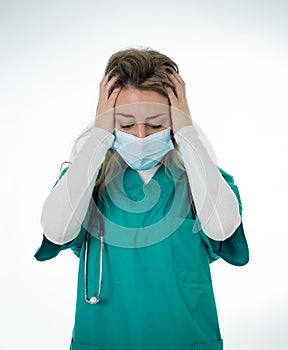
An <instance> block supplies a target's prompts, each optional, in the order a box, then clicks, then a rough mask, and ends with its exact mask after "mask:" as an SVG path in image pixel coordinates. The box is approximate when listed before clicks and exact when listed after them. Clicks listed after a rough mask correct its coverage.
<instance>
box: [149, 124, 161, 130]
mask: <svg viewBox="0 0 288 350" xmlns="http://www.w3.org/2000/svg"><path fill="white" fill-rule="evenodd" d="M146 126H148V127H149V128H151V129H160V128H162V125H161V124H159V125H158V124H157V125H155V124H146Z"/></svg>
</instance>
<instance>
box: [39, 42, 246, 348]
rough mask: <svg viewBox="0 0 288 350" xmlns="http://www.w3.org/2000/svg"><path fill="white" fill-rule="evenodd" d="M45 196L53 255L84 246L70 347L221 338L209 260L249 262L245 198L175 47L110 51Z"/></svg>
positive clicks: (44, 253)
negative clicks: (219, 155) (215, 147)
mask: <svg viewBox="0 0 288 350" xmlns="http://www.w3.org/2000/svg"><path fill="white" fill-rule="evenodd" d="M70 163H71V164H70V165H69V167H67V168H66V169H64V171H63V172H62V173H61V176H60V179H59V180H58V182H57V183H56V185H55V186H54V187H53V189H52V191H51V192H50V194H49V195H48V198H47V199H46V201H45V203H44V206H43V210H42V216H41V224H42V227H43V231H44V236H43V242H42V245H41V247H40V248H39V249H38V251H37V253H36V255H35V257H36V259H38V260H47V259H51V258H53V257H55V256H56V255H57V254H58V253H59V251H61V250H63V249H67V248H71V249H73V251H74V252H75V253H76V255H77V256H79V258H80V264H79V279H78V292H77V305H76V316H75V326H74V331H73V336H72V341H71V347H70V349H72V350H79V349H82V350H84V349H87V350H88V349H89V350H91V349H166V350H169V349H175V348H179V349H182V350H185V349H187V350H188V349H194V350H200V349H201V350H204V349H205V350H220V349H223V342H222V339H221V335H220V331H219V325H218V318H217V311H216V306H215V300H214V294H213V289H212V282H211V276H210V269H209V263H210V262H212V261H214V260H216V259H218V258H219V257H222V258H223V259H225V260H226V261H227V262H229V263H231V264H233V265H238V266H240V265H244V264H246V263H247V262H248V259H249V257H248V247H247V243H246V239H245V236H244V231H243V225H242V221H241V212H242V206H241V201H240V197H239V193H238V190H237V187H236V186H235V184H234V182H233V177H232V176H231V175H229V174H228V173H226V172H225V171H223V170H222V169H220V168H219V167H218V166H217V165H216V164H215V162H214V161H213V160H212V157H211V156H209V154H208V152H207V150H206V148H205V147H204V145H203V143H202V142H201V140H200V138H199V134H198V132H197V128H196V126H195V123H194V122H193V121H192V119H191V117H190V112H189V107H188V103H187V99H186V94H185V83H184V81H183V79H182V78H181V76H180V75H179V72H178V67H177V65H176V63H175V62H173V61H172V60H171V59H170V58H169V57H167V56H165V55H163V54H161V53H159V52H156V51H153V50H150V49H145V50H138V49H128V50H123V51H120V52H117V53H115V54H114V55H112V57H111V58H110V60H109V62H108V65H107V67H106V71H105V76H104V78H103V80H102V82H101V84H100V93H99V101H98V105H97V111H96V118H95V121H94V123H93V125H92V126H91V127H90V128H88V129H87V130H86V131H85V132H84V133H82V135H80V137H79V138H78V139H77V140H76V142H75V145H74V149H73V152H72V155H71V159H70Z"/></svg>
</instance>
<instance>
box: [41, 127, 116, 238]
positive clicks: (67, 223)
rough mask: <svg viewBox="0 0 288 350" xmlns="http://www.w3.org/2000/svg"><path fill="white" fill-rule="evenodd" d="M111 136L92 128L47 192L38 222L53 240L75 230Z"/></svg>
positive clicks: (70, 233) (78, 225)
mask: <svg viewBox="0 0 288 350" xmlns="http://www.w3.org/2000/svg"><path fill="white" fill-rule="evenodd" d="M113 140H114V136H113V135H112V134H111V133H109V132H107V131H105V130H103V129H100V128H93V129H92V131H91V133H90V135H89V137H88V139H87V140H86V142H85V143H84V145H83V147H82V149H81V150H80V151H79V153H78V154H77V156H76V158H75V159H74V161H73V162H72V164H71V165H70V166H69V169H68V171H67V172H66V173H65V175H64V176H63V177H62V178H61V179H60V180H59V182H58V183H57V185H56V186H55V187H54V188H53V189H52V190H51V192H50V193H49V195H48V197H47V199H46V201H45V203H44V205H43V209H42V214H41V225H42V228H43V232H44V234H45V236H46V237H47V238H48V239H49V240H50V241H52V242H53V243H56V244H64V243H67V242H69V241H71V240H73V239H74V238H75V237H76V236H77V234H78V233H79V231H80V228H81V224H82V222H83V220H84V218H85V215H86V213H87V209H88V206H89V202H90V200H91V195H92V191H93V188H94V185H95V181H96V179H97V176H98V173H99V170H100V167H101V164H102V163H103V161H104V159H105V155H106V152H107V150H108V149H109V148H110V147H111V145H112V143H113Z"/></svg>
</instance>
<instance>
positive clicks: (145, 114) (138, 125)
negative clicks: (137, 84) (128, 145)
mask: <svg viewBox="0 0 288 350" xmlns="http://www.w3.org/2000/svg"><path fill="white" fill-rule="evenodd" d="M167 74H168V77H169V79H170V80H171V82H172V83H173V84H174V86H175V90H176V95H175V94H174V93H173V90H172V89H171V88H170V87H168V86H167V87H166V91H167V95H168V98H167V97H165V96H163V95H161V94H159V93H157V92H155V91H143V90H137V89H135V88H133V87H128V88H125V89H121V88H117V89H114V90H113V92H112V93H111V95H110V96H109V90H110V89H111V87H112V86H113V85H114V83H115V82H116V81H117V77H116V76H114V77H112V78H111V79H110V80H109V81H108V75H106V76H104V78H103V79H102V81H101V83H100V91H99V100H98V105H97V110H96V118H95V127H101V128H104V129H106V130H107V131H109V132H111V133H113V131H114V128H115V127H116V128H120V129H121V130H122V131H125V132H127V133H130V134H132V135H134V136H137V137H141V138H143V137H146V136H148V135H151V134H153V133H156V132H159V131H161V130H163V129H165V128H167V127H169V126H172V131H173V132H174V133H176V132H177V131H178V130H179V129H180V128H182V127H185V126H188V125H192V120H191V117H190V111H189V106H188V102H187V98H186V86H185V82H184V80H183V79H182V77H181V76H180V75H179V74H178V73H176V72H175V71H174V72H173V73H167ZM152 107H153V108H152ZM168 108H169V113H168ZM152 109H153V110H152ZM155 113H156V114H155ZM157 114H161V116H159V118H153V120H152V119H149V117H151V116H155V115H157ZM127 115H129V117H127ZM168 115H169V116H170V115H171V119H170V117H168ZM171 124H172V125H171ZM129 125H130V126H129Z"/></svg>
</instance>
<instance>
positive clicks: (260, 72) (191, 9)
mask: <svg viewBox="0 0 288 350" xmlns="http://www.w3.org/2000/svg"><path fill="white" fill-rule="evenodd" d="M99 3H100V1H96V0H95V1H92V0H84V1H73V0H70V1H69V0H57V1H56V0H50V1H39V0H38V1H36V0H23V1H20V0H9V1H8V0H6V1H3V0H1V1H0V4H1V8H0V16H1V18H0V33H1V34H0V35H1V66H0V81H1V110H0V117H1V129H0V130H1V194H0V200H1V265H0V266H1V289H0V290H1V295H0V302H1V312H0V337H1V340H0V344H1V345H0V347H1V349H5V350H8V349H9V350H10V349H19V348H21V349H29V350H39V349H40V350H52V349H53V350H63V349H68V348H69V342H70V336H71V332H72V327H73V322H74V306H75V298H76V282H77V281H76V278H77V258H76V257H74V255H73V253H72V252H63V253H61V254H60V256H59V257H58V258H57V259H54V260H51V261H49V262H45V263H39V262H37V261H36V260H35V259H34V258H33V255H34V253H35V250H36V249H37V247H38V246H39V245H40V242H41V238H42V230H41V226H40V223H39V218H40V213H41V208H42V204H43V202H44V200H45V198H46V196H47V194H48V192H49V190H50V188H51V186H52V185H53V184H54V181H55V180H56V178H57V176H58V170H59V166H60V163H61V162H62V161H63V160H65V159H67V157H68V155H69V152H70V147H71V144H72V141H73V140H74V139H75V138H76V136H77V135H78V133H79V132H80V130H82V128H83V127H85V126H86V125H87V124H88V122H90V121H91V120H92V119H93V117H94V111H95V108H96V103H97V96H98V85H99V82H100V80H101V78H102V75H103V71H104V68H105V65H106V62H107V60H108V58H109V57H110V55H111V54H112V53H114V52H116V51H118V50H120V49H123V48H126V47H131V46H134V47H135V46H136V47H146V46H149V47H152V48H154V49H156V50H158V51H160V52H162V53H165V54H167V55H168V56H170V57H171V58H172V59H174V60H175V61H176V62H177V63H178V65H179V68H180V73H181V74H182V76H183V78H184V79H185V81H186V84H187V95H188V98H189V103H190V109H191V115H192V118H193V119H194V120H195V121H196V122H197V123H198V125H200V126H201V127H202V129H203V130H204V131H205V133H206V135H207V136H208V138H209V139H210V141H211V143H212V145H213V147H214V150H215V152H216V154H217V159H218V164H219V166H220V167H221V168H223V169H225V170H226V171H227V172H228V173H231V174H232V175H233V176H234V179H235V182H236V184H237V185H238V186H239V190H240V194H241V197H242V202H243V207H244V209H243V221H244V227H245V230H246V235H247V239H248V242H249V245H250V252H251V261H250V263H249V264H248V265H247V266H245V267H243V268H237V267H233V266H230V265H228V264H227V263H224V262H221V261H218V262H216V263H214V264H213V265H212V267H211V268H212V273H213V280H214V288H215V295H216V300H217V306H218V312H219V318H220V324H221V330H222V336H223V338H224V340H225V344H226V347H225V349H226V350H243V349H245V350H246V349H247V350H250V349H251V350H271V349H273V350H284V349H287V348H288V340H287V324H288V312H287V311H288V310H287V309H288V307H287V306H288V302H287V295H288V278H287V277H288V276H287V275H288V272H287V258H286V250H287V248H286V245H287V234H288V233H287V225H286V218H287V194H288V193H287V187H286V183H287V175H288V174H287V170H288V166H287V149H288V141H287V135H286V134H287V124H286V119H287V109H288V108H287V97H288V88H287V78H288V64H287V62H288V55H287V54H288V43H287V37H288V36H287V34H288V33H287V32H288V31H287V27H288V18H287V17H288V16H287V10H288V6H287V4H288V3H287V1H284V0H283V1H281V0H241V1H240V0H239V1H237V0H230V1H229V0H223V1H218V0H215V1H213V0H202V1H194V0H192V1H191V0H189V1H188V0H186V1H185V0H178V1H167V0H165V1H164V0H158V1H155V0H145V1H144V0H142V2H139V1H136V0H134V1H132V0H124V1H116V0H111V1H109V0H107V1H101V5H99ZM119 302H120V300H119ZM131 307H133V305H131Z"/></svg>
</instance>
